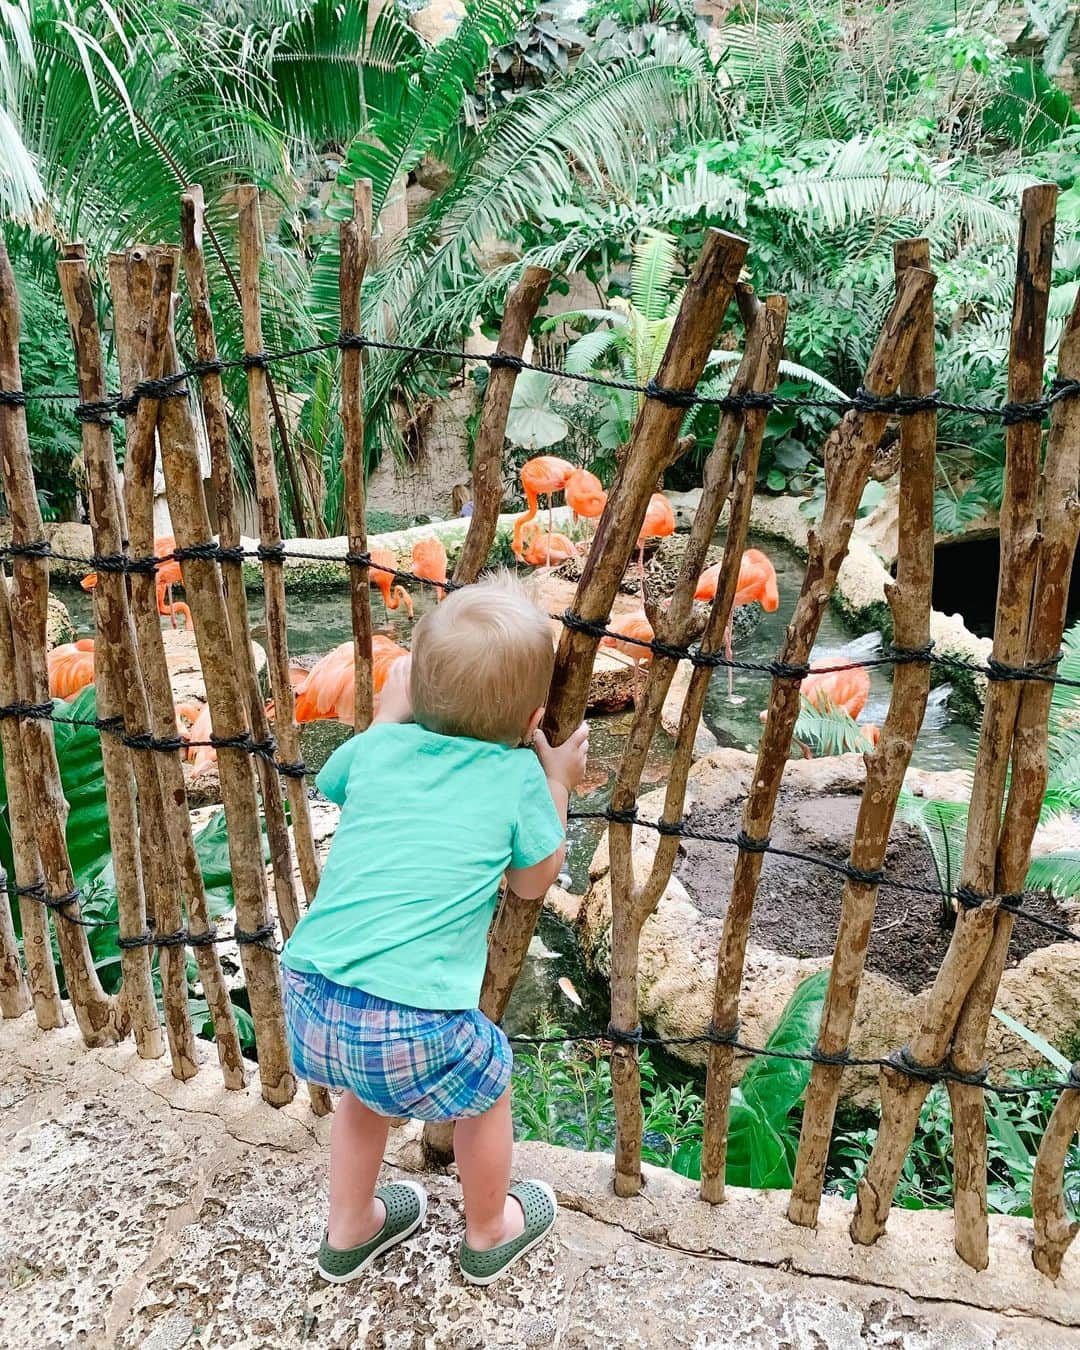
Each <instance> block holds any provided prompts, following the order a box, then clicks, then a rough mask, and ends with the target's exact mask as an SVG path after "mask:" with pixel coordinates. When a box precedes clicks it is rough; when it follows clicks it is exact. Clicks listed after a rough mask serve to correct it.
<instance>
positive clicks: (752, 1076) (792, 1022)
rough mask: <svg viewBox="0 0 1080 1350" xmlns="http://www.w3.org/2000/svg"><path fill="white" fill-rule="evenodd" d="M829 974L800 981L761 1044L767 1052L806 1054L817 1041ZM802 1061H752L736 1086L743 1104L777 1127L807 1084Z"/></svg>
mask: <svg viewBox="0 0 1080 1350" xmlns="http://www.w3.org/2000/svg"><path fill="white" fill-rule="evenodd" d="M828 983H829V972H828V971H827V970H820V971H818V972H817V973H816V974H815V975H811V976H809V977H808V978H807V979H805V980H803V981H802V983H801V984H800V985H799V987H798V988H797V989H796V990H795V992H794V994H792V996H791V998H790V999H789V1000H788V1002H787V1005H786V1007H785V1008H784V1011H783V1013H782V1014H781V1017H780V1021H779V1022H778V1023H777V1025H776V1030H775V1031H774V1032H773V1034H772V1035H771V1036H770V1037H769V1039H768V1040H767V1041H766V1042H765V1048H766V1049H767V1050H779V1051H782V1052H785V1053H791V1054H806V1053H808V1052H809V1051H810V1049H811V1048H812V1047H813V1045H814V1042H815V1041H816V1040H817V1034H818V1027H819V1026H820V1024H821V1009H822V1006H823V1005H824V1002H825V990H826V988H827V987H828ZM810 1068H811V1066H810V1064H809V1063H807V1062H806V1061H805V1060H789V1059H768V1058H765V1057H764V1056H762V1057H760V1058H756V1059H755V1060H754V1061H753V1063H751V1065H750V1066H749V1068H748V1069H747V1070H746V1072H745V1073H744V1074H743V1076H742V1081H741V1082H740V1087H741V1088H742V1092H743V1096H744V1097H745V1098H746V1100H747V1102H748V1103H750V1104H751V1105H752V1106H754V1107H756V1108H757V1109H758V1110H759V1111H760V1113H761V1114H762V1116H763V1117H764V1118H765V1119H767V1120H769V1121H771V1122H772V1124H773V1125H774V1126H776V1127H777V1128H779V1127H780V1126H781V1125H782V1124H783V1123H784V1121H785V1120H786V1118H787V1116H788V1113H789V1112H790V1111H791V1110H792V1108H793V1107H794V1106H796V1105H797V1104H798V1102H799V1101H800V1100H801V1099H802V1095H803V1093H804V1092H805V1091H806V1085H807V1083H808V1082H809V1081H810Z"/></svg>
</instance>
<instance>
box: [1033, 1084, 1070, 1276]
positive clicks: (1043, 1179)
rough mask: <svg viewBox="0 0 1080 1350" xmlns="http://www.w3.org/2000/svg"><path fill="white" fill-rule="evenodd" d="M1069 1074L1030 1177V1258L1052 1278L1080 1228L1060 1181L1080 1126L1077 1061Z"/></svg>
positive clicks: (1059, 1271)
mask: <svg viewBox="0 0 1080 1350" xmlns="http://www.w3.org/2000/svg"><path fill="white" fill-rule="evenodd" d="M1069 1078H1070V1080H1071V1081H1072V1082H1075V1083H1076V1087H1075V1088H1074V1089H1073V1090H1072V1091H1071V1092H1063V1093H1062V1094H1061V1096H1060V1097H1059V1098H1058V1101H1057V1105H1056V1106H1055V1107H1054V1111H1053V1114H1052V1115H1051V1117H1050V1119H1049V1121H1048V1122H1047V1126H1046V1133H1045V1134H1044V1135H1043V1137H1042V1143H1041V1144H1040V1145H1039V1152H1038V1154H1037V1155H1036V1157H1035V1171H1034V1172H1033V1174H1032V1177H1031V1212H1032V1214H1033V1215H1034V1216H1035V1245H1034V1248H1033V1250H1032V1253H1031V1259H1032V1260H1033V1261H1034V1262H1035V1268H1036V1270H1041V1271H1042V1273H1043V1274H1044V1275H1049V1276H1050V1278H1051V1279H1052V1280H1056V1279H1057V1277H1058V1276H1059V1275H1060V1274H1061V1263H1062V1262H1063V1261H1064V1260H1065V1253H1066V1252H1067V1251H1068V1250H1069V1247H1070V1246H1071V1245H1072V1241H1073V1238H1075V1237H1076V1234H1077V1233H1078V1232H1080V1223H1077V1222H1075V1220H1072V1219H1070V1218H1069V1212H1068V1210H1067V1209H1066V1208H1065V1193H1064V1185H1063V1179H1064V1173H1065V1159H1066V1157H1067V1155H1068V1152H1069V1145H1070V1144H1071V1143H1072V1141H1073V1136H1074V1135H1075V1134H1076V1131H1077V1130H1078V1129H1080V1063H1076V1064H1074V1065H1073V1066H1072V1069H1071V1070H1070V1072H1069Z"/></svg>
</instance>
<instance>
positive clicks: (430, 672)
mask: <svg viewBox="0 0 1080 1350" xmlns="http://www.w3.org/2000/svg"><path fill="white" fill-rule="evenodd" d="M554 661H555V652H554V647H553V644H552V638H551V629H550V627H549V625H548V620H547V616H546V615H545V614H544V613H543V611H542V610H540V609H538V608H537V607H536V605H535V604H534V603H533V601H532V600H531V598H530V596H529V593H528V591H527V590H526V589H525V587H524V586H523V585H522V584H521V582H520V581H518V580H517V578H516V577H515V576H513V574H512V573H510V572H502V573H498V574H496V575H494V576H491V577H486V578H485V579H484V580H483V581H479V582H477V583H476V584H475V585H474V586H466V587H464V588H463V589H462V590H460V591H454V592H452V593H451V594H450V595H449V596H447V598H446V599H445V600H444V601H443V602H442V604H440V605H439V606H438V607H437V608H436V609H433V610H430V611H429V612H428V613H427V614H425V615H424V617H423V618H422V619H421V620H420V622H419V623H418V624H417V625H416V630H415V632H414V634H413V643H412V675H411V687H412V705H413V716H414V717H415V719H416V720H417V722H419V723H420V725H421V726H424V727H427V728H428V730H429V731H436V732H439V733H440V734H441V735H444V736H471V737H472V738H473V739H474V740H478V741H494V742H496V743H498V744H502V745H518V744H519V743H520V742H521V739H522V737H523V736H524V734H525V729H526V727H527V726H528V722H529V718H530V717H531V716H532V714H533V713H534V712H535V711H536V709H537V708H539V707H541V706H542V704H543V703H544V700H545V699H546V698H547V691H548V685H549V684H550V683H551V670H552V666H553V665H554Z"/></svg>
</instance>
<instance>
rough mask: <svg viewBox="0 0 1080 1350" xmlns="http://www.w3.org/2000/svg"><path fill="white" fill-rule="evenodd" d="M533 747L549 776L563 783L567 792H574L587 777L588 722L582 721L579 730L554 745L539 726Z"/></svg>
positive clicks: (535, 733)
mask: <svg viewBox="0 0 1080 1350" xmlns="http://www.w3.org/2000/svg"><path fill="white" fill-rule="evenodd" d="M533 748H534V749H535V751H536V753H537V755H538V756H539V759H540V763H541V764H542V765H543V766H544V773H545V774H547V776H548V778H551V779H553V780H554V781H555V782H557V783H561V784H562V785H563V787H564V788H566V790H567V792H573V790H574V788H576V787H577V785H578V784H579V783H580V782H581V780H582V779H583V778H584V777H585V761H586V759H587V758H588V755H589V727H588V724H587V723H586V722H582V724H581V726H579V727H578V729H577V731H575V732H574V733H573V734H572V735H571V736H569V737H568V738H567V739H566V740H565V741H563V743H562V745H558V746H554V745H552V744H551V742H550V741H549V740H548V738H547V737H546V736H545V735H544V733H543V732H542V731H541V730H540V728H539V727H537V729H536V731H535V732H534V733H533Z"/></svg>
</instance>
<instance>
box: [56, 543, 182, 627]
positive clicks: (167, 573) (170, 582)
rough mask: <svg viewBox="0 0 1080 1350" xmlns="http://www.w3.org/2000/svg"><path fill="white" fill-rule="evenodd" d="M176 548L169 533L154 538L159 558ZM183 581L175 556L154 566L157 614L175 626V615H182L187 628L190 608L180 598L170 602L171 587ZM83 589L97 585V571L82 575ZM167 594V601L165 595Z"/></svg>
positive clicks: (86, 589)
mask: <svg viewBox="0 0 1080 1350" xmlns="http://www.w3.org/2000/svg"><path fill="white" fill-rule="evenodd" d="M175 550H176V540H175V539H174V538H173V537H172V535H171V534H167V535H163V536H162V537H161V538H160V539H155V540H154V556H155V557H158V558H161V557H165V555H166V554H169V553H173V552H175ZM182 582H183V576H182V575H181V572H180V564H179V563H178V562H177V561H176V559H175V558H168V559H167V560H166V561H165V562H160V563H158V564H157V566H156V567H155V568H154V591H155V594H156V595H157V610H158V613H159V614H165V615H167V616H168V619H169V622H170V624H171V625H172V626H173V628H175V627H176V616H177V615H178V614H179V615H181V616H182V617H183V619H184V622H185V624H186V626H187V627H188V629H190V628H191V610H190V609H188V607H187V605H185V604H184V602H183V601H182V600H178V601H177V602H176V603H175V604H173V603H172V594H171V592H172V588H173V587H174V586H179V585H181V584H182ZM79 584H80V585H81V586H82V588H83V590H84V591H92V590H93V589H94V587H95V586H96V585H97V573H96V572H91V573H90V574H89V576H85V577H83V579H82V581H81V582H80V583H79ZM167 595H168V602H166V596H167Z"/></svg>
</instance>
